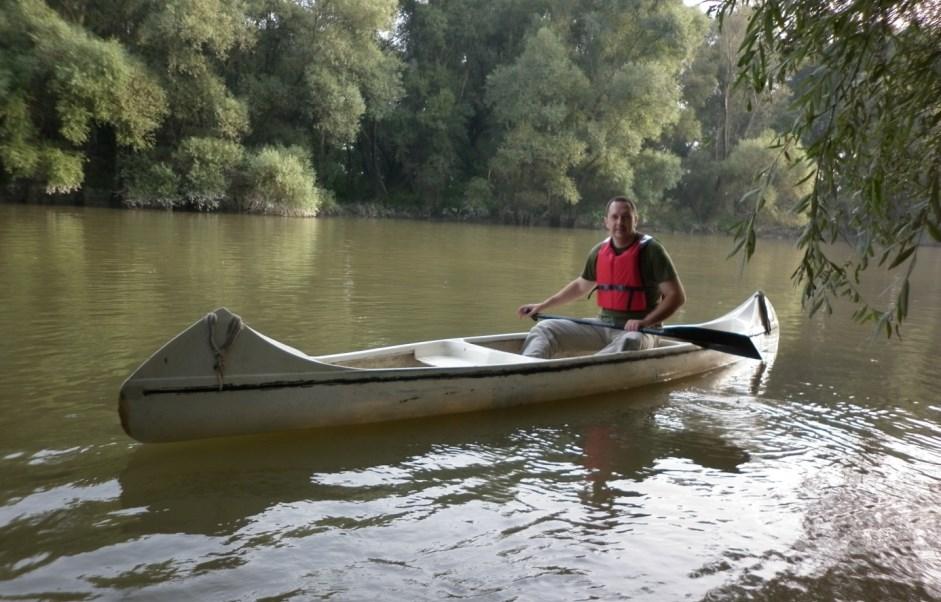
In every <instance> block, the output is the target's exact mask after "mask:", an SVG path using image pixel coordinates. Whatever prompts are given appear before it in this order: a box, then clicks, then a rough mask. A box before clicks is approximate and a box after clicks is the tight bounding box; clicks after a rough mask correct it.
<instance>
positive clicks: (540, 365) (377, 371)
mask: <svg viewBox="0 0 941 602" xmlns="http://www.w3.org/2000/svg"><path fill="white" fill-rule="evenodd" d="M663 350H665V351H667V352H666V353H663V352H662V351H663ZM657 351H661V353H650V352H657ZM686 353H720V352H717V351H710V350H708V349H703V348H701V347H697V346H696V345H693V344H692V343H681V344H679V345H673V346H670V347H658V348H657V349H650V350H647V351H643V352H637V351H624V352H621V353H616V354H615V353H610V354H605V355H604V357H601V356H598V355H590V356H580V357H575V358H560V359H549V360H544V361H541V362H533V363H529V362H520V363H519V364H501V365H496V366H459V367H450V368H439V367H434V366H428V367H412V368H392V369H388V368H348V369H346V370H343V371H337V372H331V373H329V376H324V377H320V378H304V379H296V380H289V381H284V380H272V381H265V382H258V383H241V384H239V383H231V382H230V383H226V384H223V385H222V387H221V388H220V387H218V386H217V385H195V386H192V387H176V388H146V387H145V388H142V389H141V395H143V396H145V397H146V396H151V395H163V394H175V395H182V394H187V393H214V392H219V393H225V392H226V391H252V390H265V389H283V388H306V387H317V386H337V385H354V386H355V385H362V384H372V383H393V382H408V381H420V380H428V379H432V380H444V379H452V378H453V379H460V378H470V379H476V378H489V377H494V376H517V375H529V374H538V373H541V372H553V373H556V372H561V371H566V370H578V369H581V368H586V367H594V366H607V365H609V364H629V363H633V362H641V361H650V360H655V359H659V358H666V357H674V356H678V355H683V354H686ZM723 355H724V354H723ZM726 363H728V362H726ZM721 365H724V364H720V366H721ZM720 366H717V367H720Z"/></svg>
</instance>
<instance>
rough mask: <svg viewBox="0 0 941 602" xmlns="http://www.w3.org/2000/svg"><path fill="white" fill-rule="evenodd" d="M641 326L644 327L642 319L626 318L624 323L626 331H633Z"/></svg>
mask: <svg viewBox="0 0 941 602" xmlns="http://www.w3.org/2000/svg"><path fill="white" fill-rule="evenodd" d="M641 328H646V327H645V326H644V321H643V320H628V321H627V323H626V324H624V330H626V331H628V332H635V331H637V330H640V329H641Z"/></svg>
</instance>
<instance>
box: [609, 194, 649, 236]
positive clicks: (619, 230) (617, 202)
mask: <svg viewBox="0 0 941 602" xmlns="http://www.w3.org/2000/svg"><path fill="white" fill-rule="evenodd" d="M639 220H640V215H639V214H638V213H637V205H636V204H635V203H634V201H632V200H631V199H629V198H627V197H625V196H616V197H614V198H612V199H611V200H609V201H608V204H607V206H606V207H605V212H604V227H605V229H606V230H607V231H608V234H610V235H611V240H612V241H614V246H616V247H626V246H627V245H629V244H631V243H632V242H633V241H634V234H635V232H636V227H637V222H638V221H639Z"/></svg>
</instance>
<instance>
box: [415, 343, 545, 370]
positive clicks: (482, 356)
mask: <svg viewBox="0 0 941 602" xmlns="http://www.w3.org/2000/svg"><path fill="white" fill-rule="evenodd" d="M415 359H417V360H418V361H420V362H421V363H423V364H427V365H429V366H435V367H436V368H460V367H468V366H494V365H499V364H523V363H527V362H538V361H540V360H539V359H537V358H534V357H526V356H525V355H519V354H517V353H509V352H507V351H499V350H497V349H491V348H490V347H483V346H481V345H473V344H471V343H468V342H466V341H463V340H460V339H454V340H446V341H434V342H432V343H428V344H426V345H422V346H420V347H417V348H416V349H415Z"/></svg>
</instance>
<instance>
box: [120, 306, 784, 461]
mask: <svg viewBox="0 0 941 602" xmlns="http://www.w3.org/2000/svg"><path fill="white" fill-rule="evenodd" d="M696 326H699V327H704V328H708V329H712V330H717V331H728V332H734V333H739V334H743V335H747V336H748V337H749V338H750V339H751V341H752V342H753V343H754V344H755V347H756V348H757V349H758V350H759V352H760V353H761V354H763V355H766V354H771V353H774V352H775V351H776V349H777V338H778V337H777V335H778V321H777V316H776V315H775V312H774V308H773V307H772V306H771V303H770V302H769V301H768V300H767V299H766V298H765V296H764V294H762V293H760V292H758V293H755V294H754V295H752V296H751V297H750V298H749V299H748V300H746V301H745V302H744V303H742V304H741V305H740V306H738V307H737V308H735V309H734V310H732V311H731V312H729V313H728V314H726V315H724V316H722V317H720V318H716V319H715V320H711V321H709V322H705V323H702V324H697V325H696ZM525 336H526V333H513V334H501V335H489V336H475V337H466V338H456V339H443V340H437V341H425V342H421V343H412V344H408V345H396V346H392V347H382V348H377V349H369V350H365V351H355V352H351V353H340V354H334V355H321V356H308V355H306V354H304V353H302V352H301V351H298V350H297V349H294V348H292V347H289V346H287V345H284V344H282V343H279V342H278V341H275V340H273V339H271V338H268V337H266V336H265V335H263V334H261V333H260V332H258V331H256V330H254V329H252V328H250V327H248V326H247V325H245V324H243V323H242V321H241V319H240V318H239V317H238V316H236V315H235V314H233V313H231V312H230V311H228V310H226V309H225V308H221V309H218V310H216V311H214V312H212V313H210V314H208V315H207V316H206V317H204V318H202V319H200V320H199V321H198V322H196V323H195V324H193V325H191V326H190V327H189V328H187V329H186V330H184V331H183V332H181V333H180V334H179V335H177V336H176V337H174V338H173V339H172V340H171V341H170V342H168V343H167V344H165V345H164V346H163V347H161V348H160V349H159V350H158V351H157V352H156V353H154V354H153V356H151V357H150V359H148V360H147V361H146V362H144V363H143V364H142V365H141V366H140V367H139V368H138V369H137V370H136V371H134V373H133V374H131V376H130V377H128V379H127V380H126V381H125V382H124V384H123V385H122V387H121V395H120V404H119V411H120V415H121V424H122V425H123V427H124V430H125V431H126V432H127V433H128V435H130V436H131V437H133V438H135V439H137V440H139V441H145V442H160V441H181V440H187V439H199V438H205V437H221V436H229V435H245V434H252V433H269V432H276V431H286V430H294V429H307V428H314V427H324V426H337V425H348V424H360V423H368V422H382V421H387V420H401V419H407V418H418V417H424V416H434V415H440V414H452V413H459V412H474V411H481V410H489V409H494V408H505V407H510V406H518V405H525V404H533V403H540V402H546V401H552V400H558V399H569V398H576V397H584V396H588V395H595V394H599V393H604V392H609V391H614V390H620V389H629V388H632V387H638V386H641V385H647V384H651V383H660V382H665V381H670V380H673V379H677V378H682V377H686V376H690V375H693V374H699V373H702V372H706V371H708V370H713V369H716V368H719V367H721V366H725V365H727V364H730V363H733V362H736V361H754V360H747V359H745V360H743V359H742V358H741V357H739V356H737V355H731V354H728V353H723V352H721V351H715V350H711V349H704V348H702V347H698V346H696V345H694V344H692V343H687V342H682V341H677V340H672V339H669V338H663V337H662V338H661V339H660V344H659V345H658V346H657V347H655V348H653V349H649V350H645V351H625V352H621V353H611V354H597V355H596V354H594V353H593V352H594V350H582V351H572V352H570V353H567V354H566V357H561V358H554V359H548V360H544V359H535V358H528V357H524V356H522V355H519V354H518V353H517V352H518V351H519V349H520V346H521V344H522V341H523V339H524V338H525ZM746 342H747V341H746Z"/></svg>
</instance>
